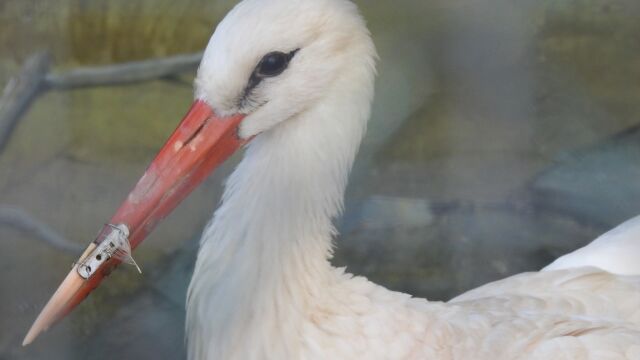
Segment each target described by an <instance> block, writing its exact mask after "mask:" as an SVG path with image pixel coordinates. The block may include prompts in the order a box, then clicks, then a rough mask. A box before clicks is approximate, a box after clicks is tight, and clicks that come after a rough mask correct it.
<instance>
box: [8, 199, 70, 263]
mask: <svg viewBox="0 0 640 360" xmlns="http://www.w3.org/2000/svg"><path fill="white" fill-rule="evenodd" d="M0 224H4V225H7V226H11V227H13V228H16V229H18V230H21V231H24V232H26V233H28V234H30V235H33V236H34V237H35V238H36V239H38V240H41V241H42V242H44V243H46V244H47V245H49V246H51V247H53V248H54V249H57V250H61V251H63V252H66V253H69V254H72V255H78V254H79V253H80V252H81V251H82V247H81V246H80V245H78V244H74V243H72V242H71V241H69V240H67V239H66V238H65V237H64V236H62V235H60V234H58V233H57V232H56V231H55V230H53V229H52V228H51V227H49V225H47V224H45V223H42V222H40V221H38V220H36V219H35V218H33V217H32V216H31V215H29V214H27V213H26V212H25V211H24V210H20V209H16V208H12V207H8V206H0Z"/></svg>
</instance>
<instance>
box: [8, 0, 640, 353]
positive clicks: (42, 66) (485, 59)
mask: <svg viewBox="0 0 640 360" xmlns="http://www.w3.org/2000/svg"><path fill="white" fill-rule="evenodd" d="M356 2H357V3H358V4H359V5H360V7H361V9H362V12H363V13H364V15H365V17H366V18H367V20H368V22H369V26H370V29H371V31H372V33H373V37H374V40H375V43H376V45H377V47H378V51H379V53H380V62H379V79H378V83H377V84H378V86H377V90H376V100H375V104H374V109H373V117H372V120H371V123H370V128H369V132H368V135H367V138H366V139H365V141H364V144H363V147H362V150H361V152H360V154H359V157H358V159H357V162H356V165H355V169H354V173H353V176H352V180H351V183H350V186H349V189H348V193H347V207H346V212H345V216H344V218H343V219H341V220H339V221H338V223H337V225H338V228H339V229H340V232H341V235H340V236H339V237H338V239H336V241H337V244H338V246H337V252H336V256H335V259H334V263H335V264H336V265H338V266H346V267H347V269H348V271H350V272H353V273H355V274H360V275H365V276H367V277H369V278H370V279H372V280H374V281H376V282H378V283H381V284H383V285H385V286H388V287H390V288H392V289H395V290H400V291H405V292H409V293H411V294H414V295H418V296H426V297H428V298H429V299H431V300H447V299H450V298H451V297H452V296H455V295H456V294H459V293H461V292H463V291H465V290H467V289H470V288H473V287H475V286H478V285H480V284H483V283H486V282H488V281H491V280H495V279H499V278H503V277H505V276H508V275H510V274H513V273H518V272H522V271H531V270H537V269H539V268H541V267H543V266H544V265H546V264H548V263H549V262H551V261H552V260H553V259H554V258H556V257H557V256H559V255H561V254H563V253H566V252H568V251H571V250H572V249H575V248H577V247H580V246H583V245H585V244H586V243H588V242H589V241H590V240H592V239H594V238H595V237H596V236H598V235H599V234H601V233H602V232H604V231H606V230H607V229H609V228H611V227H612V226H615V225H616V224H618V223H620V222H621V221H623V220H625V219H627V218H629V217H632V216H635V215H636V214H640V2H638V1H636V0H565V1H554V0H544V1H543V0H525V1H508V0H487V1H474V0H457V1H448V0H428V1H425V0H403V1H377V2H372V1H365V0H359V1H356ZM234 3H235V1H233V0H189V1H180V2H178V1H172V0H144V1H129V0H108V1H107V0H95V1H90V0H57V1H45V0H2V1H0V88H4V89H5V91H4V98H3V101H0V359H3V360H4V359H86V358H93V359H107V358H109V359H111V358H135V357H140V358H159V359H164V358H167V359H180V358H183V357H184V347H183V336H184V335H183V325H184V297H185V292H186V286H187V284H188V281H189V278H190V274H191V271H192V265H193V261H194V258H195V253H196V251H197V240H198V238H199V236H200V233H201V231H202V228H203V226H204V224H205V223H206V222H207V220H208V219H209V218H210V216H211V213H212V211H213V209H214V208H215V207H216V205H217V204H218V201H219V196H220V194H221V190H222V188H221V183H222V181H223V179H224V178H225V177H226V176H227V175H228V174H229V172H230V170H231V169H232V168H233V166H234V164H235V163H237V161H238V160H239V158H240V157H241V155H240V156H236V157H235V158H234V159H233V160H232V161H231V162H229V163H228V164H226V165H225V166H224V167H223V168H222V169H221V170H220V171H218V172H217V173H215V174H214V175H213V176H212V177H211V178H210V179H208V180H207V181H206V182H205V184H204V186H202V187H201V188H200V189H199V190H198V191H197V193H195V194H194V195H192V196H191V197H190V198H189V199H188V200H187V201H186V202H185V203H184V204H183V205H181V206H180V207H179V208H178V209H177V210H176V212H175V213H174V214H173V215H172V216H171V217H170V218H169V219H168V221H167V222H166V223H164V224H163V225H162V226H160V227H159V228H158V229H157V230H156V231H155V233H154V234H152V235H151V237H150V238H149V239H148V240H147V241H146V242H145V243H144V245H143V246H141V247H140V248H139V249H138V251H137V252H136V260H137V261H138V263H139V264H140V265H141V267H142V269H143V274H142V275H138V274H137V272H136V271H135V269H134V268H129V267H121V269H120V270H119V271H117V272H116V273H114V275H112V276H111V277H110V278H109V279H108V280H107V281H106V283H105V285H104V286H102V287H101V288H100V289H99V290H97V291H95V292H94V293H93V294H92V295H91V297H90V298H89V299H88V300H87V301H85V302H84V303H83V304H82V305H81V306H80V307H79V309H78V310H77V311H76V312H75V313H74V314H73V315H72V316H70V317H69V318H68V319H66V320H65V321H64V322H63V323H61V324H60V325H58V326H57V327H55V328H54V329H51V330H50V331H49V332H48V333H46V334H44V336H41V338H39V339H38V340H37V341H36V343H35V344H33V345H32V346H30V347H28V348H22V347H20V343H21V341H22V338H23V336H24V334H25V332H26V330H27V329H28V327H29V325H30V324H31V323H32V321H33V320H34V319H35V317H36V315H37V314H38V312H39V311H40V309H41V308H42V306H43V305H44V303H45V302H46V301H47V300H48V299H49V297H50V295H51V294H52V293H53V291H54V290H55V288H56V286H57V285H58V284H59V282H60V281H61V279H62V277H63V276H64V275H65V274H66V273H67V271H68V270H69V268H70V266H71V264H72V262H73V261H74V260H75V259H76V258H77V256H78V254H79V250H81V248H84V247H85V246H86V245H87V244H88V242H89V241H91V240H92V239H93V238H94V236H95V234H96V232H97V231H98V230H99V229H100V228H101V226H102V224H103V222H104V221H105V220H106V219H108V218H109V217H110V216H111V214H112V213H113V212H114V210H115V209H116V208H117V206H118V205H119V204H120V202H121V201H122V200H123V199H124V197H125V195H126V194H127V192H128V191H129V189H130V188H131V187H132V185H133V184H134V183H135V182H136V180H137V178H138V177H139V176H140V175H141V174H142V172H143V170H144V168H145V166H146V165H147V164H148V163H149V161H150V160H151V158H152V157H153V155H154V153H155V152H156V151H157V149H159V147H160V146H161V145H162V143H163V142H164V140H165V139H166V138H167V137H168V135H169V134H170V132H171V130H172V129H173V128H174V127H175V125H176V122H177V121H178V119H180V118H181V116H182V115H183V114H184V112H185V111H186V109H187V107H188V106H189V104H190V103H191V100H192V85H191V81H192V79H193V75H194V72H195V66H194V64H195V62H194V61H193V58H194V57H195V58H196V59H197V54H196V55H194V56H191V57H186V58H185V57H180V58H170V59H173V60H175V59H177V61H178V62H181V61H182V62H181V64H182V65H181V66H178V67H176V69H173V70H172V71H169V72H167V73H162V74H155V75H154V74H151V75H150V76H148V77H146V78H144V79H139V80H140V81H136V82H131V83H118V81H114V83H111V84H105V83H104V81H103V82H102V83H101V82H98V83H88V82H85V83H70V82H67V83H64V81H63V82H62V83H61V82H60V81H62V80H65V79H67V80H69V79H70V77H69V75H68V74H70V72H73V71H75V70H77V69H79V68H85V67H92V69H93V70H92V71H95V70H96V69H95V67H98V68H99V69H103V70H104V68H102V67H106V69H107V70H109V69H113V68H112V66H113V65H114V64H120V63H129V62H132V61H147V60H149V61H147V62H145V63H143V67H153V66H156V65H157V64H158V61H157V59H159V58H166V57H171V56H175V55H181V54H193V53H197V52H199V51H201V50H202V49H203V48H204V47H205V45H206V43H207V40H208V38H209V36H210V35H211V33H212V31H213V29H214V28H215V26H216V24H217V22H218V21H219V20H220V19H221V18H222V17H223V16H224V14H225V13H226V12H227V11H228V10H229V9H230V8H231V7H232V6H233V5H234ZM43 52H46V53H48V56H47V55H43ZM153 59H156V60H153ZM125 67H126V66H125ZM89 73H91V71H89ZM56 79H58V80H59V82H58V83H56V82H55V81H54V80H56ZM60 79H62V80H60ZM72 80H73V79H72ZM65 84H66V85H65ZM15 94H18V95H19V96H15ZM25 99H26V100H31V101H30V102H29V101H26V100H25ZM21 102H22V104H21ZM16 104H17V105H16ZM16 109H17V110H16Z"/></svg>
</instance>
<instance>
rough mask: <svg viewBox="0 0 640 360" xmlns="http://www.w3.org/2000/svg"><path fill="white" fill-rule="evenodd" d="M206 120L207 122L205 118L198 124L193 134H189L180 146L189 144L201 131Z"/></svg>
mask: <svg viewBox="0 0 640 360" xmlns="http://www.w3.org/2000/svg"><path fill="white" fill-rule="evenodd" d="M207 122H209V120H208V119H207V120H205V121H204V122H203V123H202V124H200V126H199V127H198V128H197V129H196V131H195V132H194V133H193V134H191V136H190V137H189V138H188V139H187V141H185V142H184V145H183V146H182V147H185V146H187V145H189V143H191V142H192V141H193V139H195V138H196V137H197V136H198V134H200V133H201V132H202V129H204V126H205V125H206V124H207Z"/></svg>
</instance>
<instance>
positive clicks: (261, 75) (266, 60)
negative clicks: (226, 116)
mask: <svg viewBox="0 0 640 360" xmlns="http://www.w3.org/2000/svg"><path fill="white" fill-rule="evenodd" d="M298 51H300V49H295V50H293V51H291V52H290V53H283V52H279V51H274V52H270V53H268V54H267V55H265V56H264V57H262V59H261V60H260V62H259V63H258V65H256V67H255V69H254V70H253V72H252V73H251V76H250V77H249V82H248V83H247V86H246V87H245V89H244V92H243V94H242V98H241V99H240V101H239V102H238V106H239V107H242V105H243V104H244V103H245V101H246V100H247V98H248V97H249V95H250V94H251V92H252V91H253V89H255V88H256V87H257V86H258V85H260V83H261V82H262V80H264V79H266V78H270V77H276V76H278V75H280V74H282V73H283V72H284V71H285V70H287V67H289V63H290V62H291V59H293V57H294V56H295V55H296V53H298Z"/></svg>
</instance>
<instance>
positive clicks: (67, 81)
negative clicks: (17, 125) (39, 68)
mask: <svg viewBox="0 0 640 360" xmlns="http://www.w3.org/2000/svg"><path fill="white" fill-rule="evenodd" d="M201 59H202V53H201V52H199V53H195V54H185V55H177V56H172V57H167V58H161V59H151V60H144V61H135V62H129V63H123V64H116V65H108V66H100V67H85V68H79V69H75V70H71V71H69V72H67V73H62V74H57V75H54V74H50V75H48V76H47V77H46V83H47V85H48V86H49V87H50V88H52V89H58V90H68V89H75V88H81V87H90V86H113V85H124V84H132V83H138V82H143V81H149V80H155V79H159V78H163V77H167V76H170V75H175V74H177V73H181V72H184V71H187V70H191V69H194V68H196V67H197V66H198V64H199V63H200V60H201Z"/></svg>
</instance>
